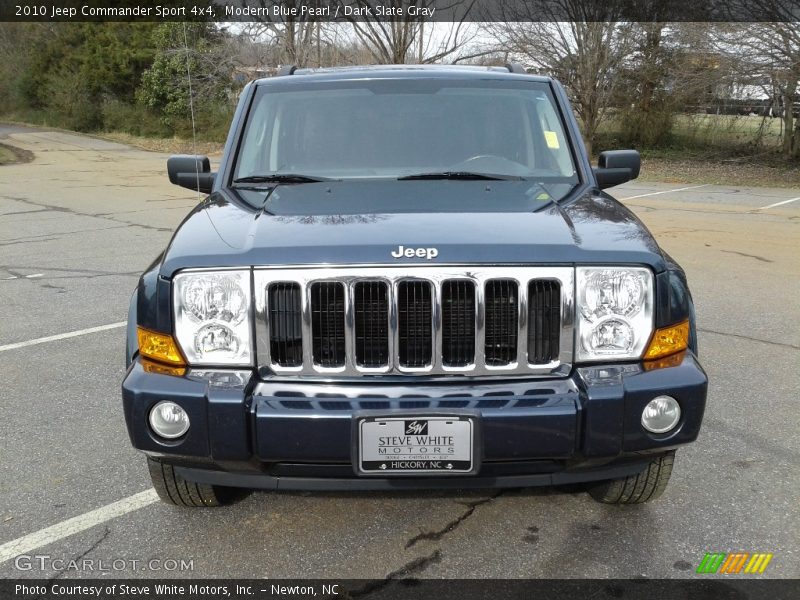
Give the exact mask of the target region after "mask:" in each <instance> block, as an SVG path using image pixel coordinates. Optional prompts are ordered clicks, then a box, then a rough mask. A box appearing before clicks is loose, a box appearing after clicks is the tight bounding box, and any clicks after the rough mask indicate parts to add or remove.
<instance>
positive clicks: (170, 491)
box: [147, 458, 235, 508]
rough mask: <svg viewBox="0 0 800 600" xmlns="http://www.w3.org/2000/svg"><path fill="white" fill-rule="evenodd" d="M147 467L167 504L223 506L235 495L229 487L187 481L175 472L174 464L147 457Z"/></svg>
mask: <svg viewBox="0 0 800 600" xmlns="http://www.w3.org/2000/svg"><path fill="white" fill-rule="evenodd" d="M147 468H148V469H149V470H150V479H151V480H152V481H153V487H154V488H155V490H156V493H157V494H158V497H159V498H161V501H162V502H166V503H167V504H174V505H175V506H183V507H192V508H194V507H204V506H205V507H210V506H222V505H223V504H227V503H228V502H230V501H231V500H232V499H233V497H234V496H235V494H234V492H233V490H230V489H228V488H224V487H220V486H217V485H208V484H206V483H194V482H193V481H187V480H185V479H184V478H183V477H181V476H180V475H178V474H177V473H175V469H174V468H173V467H172V465H167V464H164V463H162V462H159V461H157V460H153V459H152V458H148V459H147Z"/></svg>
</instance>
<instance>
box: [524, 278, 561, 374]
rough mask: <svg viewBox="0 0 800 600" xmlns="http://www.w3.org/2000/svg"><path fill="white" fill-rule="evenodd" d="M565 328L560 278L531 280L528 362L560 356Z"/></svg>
mask: <svg viewBox="0 0 800 600" xmlns="http://www.w3.org/2000/svg"><path fill="white" fill-rule="evenodd" d="M560 329H561V285H560V284H559V283H558V281H543V280H536V281H531V282H530V283H529V284H528V362H529V363H533V364H541V363H546V362H550V361H551V360H555V359H557V358H558V352H559V337H560Z"/></svg>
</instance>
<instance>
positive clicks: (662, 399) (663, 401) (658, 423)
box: [642, 396, 681, 433]
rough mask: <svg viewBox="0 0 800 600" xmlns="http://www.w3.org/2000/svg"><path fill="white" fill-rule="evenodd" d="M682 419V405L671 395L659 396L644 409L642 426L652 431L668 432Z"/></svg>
mask: <svg viewBox="0 0 800 600" xmlns="http://www.w3.org/2000/svg"><path fill="white" fill-rule="evenodd" d="M680 419H681V407H680V405H679V404H678V401H677V400H675V398H672V397H671V396H658V397H657V398H653V399H652V400H650V402H648V403H647V406H645V407H644V410H643V411H642V427H644V428H645V429H647V431H651V432H652V433H666V432H667V431H669V430H671V429H672V428H673V427H675V425H677V424H678V421H680Z"/></svg>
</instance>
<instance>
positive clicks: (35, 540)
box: [0, 489, 158, 564]
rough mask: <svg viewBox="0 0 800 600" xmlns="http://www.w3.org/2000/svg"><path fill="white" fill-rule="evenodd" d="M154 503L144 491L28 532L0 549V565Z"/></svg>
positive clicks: (153, 497)
mask: <svg viewBox="0 0 800 600" xmlns="http://www.w3.org/2000/svg"><path fill="white" fill-rule="evenodd" d="M157 500H158V496H157V495H156V492H155V490H153V489H149V490H145V491H144V492H139V493H138V494H134V495H133V496H128V497H127V498H123V499H122V500H118V501H117V502H112V503H111V504H106V505H105V506H101V507H100V508H98V509H96V510H93V511H91V512H88V513H84V514H82V515H78V516H77V517H72V518H71V519H67V520H66V521H61V523H56V524H55V525H51V526H50V527H46V528H45V529H40V530H39V531H35V532H33V533H29V534H28V535H25V536H22V537H21V538H17V539H16V540H11V541H10V542H6V543H5V544H3V545H2V546H0V564H2V563H4V562H5V561H7V560H10V559H12V558H14V557H15V556H19V555H20V554H25V553H27V552H31V551H32V550H36V549H37V548H41V547H42V546H46V545H48V544H52V543H53V542H57V541H58V540H63V539H64V538H66V537H69V536H71V535H75V534H76V533H80V532H81V531H86V530H87V529H90V528H92V527H94V526H95V525H100V524H101V523H105V522H106V521H110V520H111V519H115V518H117V517H121V516H122V515H126V514H128V513H130V512H133V511H135V510H139V509H140V508H144V507H145V506H149V505H150V504H153V503H154V502H156V501H157Z"/></svg>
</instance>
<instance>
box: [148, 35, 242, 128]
mask: <svg viewBox="0 0 800 600" xmlns="http://www.w3.org/2000/svg"><path fill="white" fill-rule="evenodd" d="M226 38H227V35H226V33H225V31H224V30H222V29H219V28H218V27H217V26H216V25H215V24H213V23H163V24H160V25H159V26H158V27H157V28H156V29H155V31H154V32H153V39H152V43H153V46H154V47H155V49H156V57H155V60H154V61H153V64H152V65H151V66H150V68H148V69H147V70H146V71H145V72H144V73H143V74H142V78H141V85H140V87H139V88H138V90H137V94H136V95H137V99H138V101H139V102H140V103H141V104H143V105H144V106H146V107H147V108H148V109H151V110H155V111H158V112H160V113H161V114H162V119H163V121H164V123H165V124H167V125H168V126H170V127H173V128H174V127H175V126H176V125H179V124H180V122H181V121H185V120H187V119H189V118H190V116H191V114H190V113H191V110H190V109H191V108H192V105H193V107H194V108H195V109H198V110H207V109H209V108H210V109H212V110H213V109H214V108H215V107H219V106H223V105H225V104H226V103H227V101H228V95H229V92H230V90H231V87H232V86H233V81H232V77H233V72H234V67H235V63H234V58H233V53H232V52H229V51H228V48H227V47H226V44H225V41H226ZM190 89H191V94H190ZM190 98H191V100H192V102H190ZM198 99H202V103H198Z"/></svg>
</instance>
